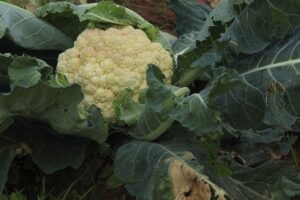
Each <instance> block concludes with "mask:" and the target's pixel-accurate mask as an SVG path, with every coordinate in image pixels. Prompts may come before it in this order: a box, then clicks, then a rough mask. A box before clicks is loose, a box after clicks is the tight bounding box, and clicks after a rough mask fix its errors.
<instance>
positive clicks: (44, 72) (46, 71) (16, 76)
mask: <svg viewBox="0 0 300 200" xmlns="http://www.w3.org/2000/svg"><path fill="white" fill-rule="evenodd" d="M0 56H2V55H1V54H0ZM51 72H52V68H51V67H50V66H49V65H48V64H47V63H45V62H44V61H42V60H39V59H34V58H31V57H29V56H17V57H15V58H14V59H13V60H12V62H11V63H10V65H9V66H8V72H7V73H8V76H9V79H10V81H11V89H13V88H15V87H16V86H21V87H30V86H33V85H35V84H37V83H38V81H39V80H47V78H49V75H50V73H51Z"/></svg>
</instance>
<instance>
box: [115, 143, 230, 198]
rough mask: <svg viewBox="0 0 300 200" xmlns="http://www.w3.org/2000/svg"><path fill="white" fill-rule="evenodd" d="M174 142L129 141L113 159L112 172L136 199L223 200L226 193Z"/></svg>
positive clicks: (186, 151)
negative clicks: (194, 198)
mask: <svg viewBox="0 0 300 200" xmlns="http://www.w3.org/2000/svg"><path fill="white" fill-rule="evenodd" d="M186 147H187V146H185V147H183V146H180V144H176V143H167V144H158V143H149V142H139V141H135V142H131V143H129V144H126V145H124V146H122V147H121V148H120V149H119V150H118V152H117V156H116V158H115V163H114V172H115V174H116V175H117V177H118V178H120V179H121V180H122V181H124V182H125V183H126V185H125V187H126V189H127V190H128V191H129V192H130V193H131V194H132V195H134V196H136V198H137V199H138V200H143V199H145V200H146V199H149V200H152V199H153V200H154V199H155V200H167V199H168V200H172V199H180V198H183V197H186V198H189V197H193V196H197V198H199V199H211V198H215V199H218V200H225V196H226V192H225V191H224V190H223V189H221V188H220V187H219V186H217V185H216V184H214V183H213V182H211V180H210V179H209V178H208V177H207V176H206V175H205V174H203V172H202V166H201V165H200V164H199V163H198V162H197V161H196V157H195V156H194V155H193V154H192V153H191V152H190V151H188V150H187V148H186Z"/></svg>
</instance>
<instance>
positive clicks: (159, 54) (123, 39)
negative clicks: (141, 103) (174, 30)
mask: <svg viewBox="0 0 300 200" xmlns="http://www.w3.org/2000/svg"><path fill="white" fill-rule="evenodd" d="M149 64H154V65H156V66H157V67H159V68H160V70H161V71H162V73H163V74H164V75H165V76H166V82H171V76H172V73H173V60H172V57H171V56H170V54H169V52H168V51H167V50H165V49H164V48H163V47H162V45H161V44H159V43H156V42H151V41H150V39H149V38H148V37H147V35H146V34H145V33H144V32H143V31H142V30H139V29H134V28H133V27H131V26H125V27H121V28H117V27H111V28H109V29H106V30H101V29H86V30H85V31H83V32H82V33H81V34H80V35H79V36H78V38H77V40H76V41H75V43H74V47H73V48H71V49H68V50H66V51H65V52H63V53H62V54H60V55H59V58H58V64H57V71H58V72H59V73H61V74H64V75H65V76H66V77H67V79H68V81H69V82H70V83H77V84H79V85H81V88H82V92H83V94H84V100H83V102H82V104H83V105H84V106H85V107H88V106H90V105H92V104H94V105H96V106H97V107H99V108H100V109H101V111H102V114H103V116H104V118H105V119H106V120H107V121H109V122H112V123H114V122H116V121H117V119H116V116H115V112H114V108H113V101H114V99H115V98H116V96H117V95H118V94H119V93H120V92H121V91H122V90H124V89H126V88H129V89H131V90H132V91H133V97H132V99H133V100H134V101H138V98H139V91H140V90H141V89H145V88H146V87H147V83H146V71H147V68H148V65H149Z"/></svg>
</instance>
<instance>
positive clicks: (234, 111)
mask: <svg viewBox="0 0 300 200" xmlns="http://www.w3.org/2000/svg"><path fill="white" fill-rule="evenodd" d="M299 40H300V37H299V34H298V33H297V34H295V35H293V36H291V37H290V38H288V39H286V40H282V41H281V42H279V43H277V44H274V45H273V46H272V47H270V48H269V49H268V50H266V51H264V52H262V53H259V54H254V55H252V56H249V57H248V58H246V59H243V60H241V61H239V62H236V63H232V64H230V67H231V68H234V69H235V70H237V71H238V72H239V73H240V74H241V77H242V78H243V84H240V85H239V86H237V87H234V88H233V89H232V90H230V91H229V92H226V93H225V94H224V95H222V96H221V97H220V98H218V107H219V108H220V110H221V111H222V112H223V115H224V119H225V120H226V121H227V122H230V124H231V125H232V126H233V127H234V128H236V129H238V130H245V129H250V128H251V129H254V130H263V129H265V128H266V127H268V126H272V127H285V128H289V129H291V128H292V127H293V126H296V127H297V126H298V125H297V124H298V122H296V119H297V121H298V117H299V112H300V104H299V101H298V97H299V95H300V93H299V91H300V90H299V86H300V82H299V80H300V78H299V66H300V62H299ZM296 127H294V128H296Z"/></svg>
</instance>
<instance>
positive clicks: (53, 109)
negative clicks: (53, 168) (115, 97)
mask: <svg viewBox="0 0 300 200" xmlns="http://www.w3.org/2000/svg"><path fill="white" fill-rule="evenodd" d="M1 58H2V59H1ZM1 60H2V61H3V64H7V63H9V62H11V64H9V65H5V66H4V65H2V63H0V69H3V70H2V71H4V72H5V67H6V68H7V69H6V71H7V72H8V73H7V76H8V80H12V82H11V81H8V82H7V83H5V84H6V85H8V86H10V87H11V88H12V90H11V91H10V92H8V93H0V110H1V112H0V113H1V115H0V117H1V118H0V122H1V124H0V127H1V130H2V131H3V130H5V128H7V127H8V126H9V125H10V124H11V122H12V121H13V118H15V117H18V116H22V117H25V118H30V119H38V120H41V121H44V122H46V123H49V124H50V125H51V126H52V127H53V128H54V129H55V130H56V131H57V132H59V133H62V134H70V135H77V136H82V137H87V138H90V139H92V140H95V141H97V142H99V143H102V142H104V141H105V140H106V137H107V124H106V122H105V121H104V119H103V117H102V115H101V113H100V110H99V109H98V108H96V107H95V106H92V107H91V108H90V110H89V111H84V110H82V109H80V107H79V104H80V102H81V101H82V99H83V94H82V92H81V88H80V86H78V85H63V87H58V85H59V84H56V85H55V86H54V87H52V86H53V85H54V84H53V82H55V80H56V79H55V80H51V81H49V82H50V84H49V83H47V82H46V81H48V80H49V79H50V76H49V71H50V69H51V68H50V67H49V66H48V65H46V64H45V63H44V62H42V61H40V60H36V59H34V58H30V57H28V56H26V57H23V56H9V55H4V56H0V61H1ZM8 61H9V62H8ZM21 61H27V62H28V63H26V62H25V63H24V65H22V62H21ZM32 65H33V67H32ZM34 65H37V66H39V67H37V66H34ZM26 68H29V70H27V69H26ZM16 69H17V70H16ZM43 71H46V72H47V73H45V72H43ZM4 74H5V73H4ZM32 74H36V75H37V76H32ZM38 78H39V80H38ZM43 79H44V80H43ZM20 83H22V84H20ZM12 86H14V87H12ZM24 86H25V87H24Z"/></svg>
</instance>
